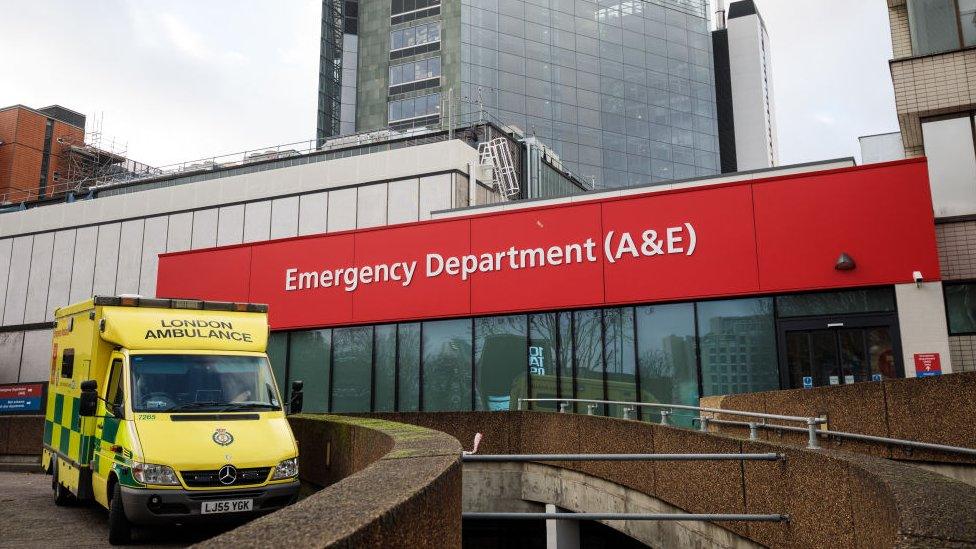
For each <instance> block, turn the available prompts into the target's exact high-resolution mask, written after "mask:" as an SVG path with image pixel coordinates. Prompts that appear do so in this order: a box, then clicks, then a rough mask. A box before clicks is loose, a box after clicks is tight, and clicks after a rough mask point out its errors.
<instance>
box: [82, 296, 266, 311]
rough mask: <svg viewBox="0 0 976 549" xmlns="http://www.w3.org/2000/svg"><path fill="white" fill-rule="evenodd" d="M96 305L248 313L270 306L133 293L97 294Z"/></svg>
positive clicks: (264, 309) (263, 309)
mask: <svg viewBox="0 0 976 549" xmlns="http://www.w3.org/2000/svg"><path fill="white" fill-rule="evenodd" d="M95 305H114V306H117V307H118V306H121V307H157V308H160V309H196V310H201V311H238V312H248V313H266V312H268V306H267V305H265V304H263V303H242V302H235V301H204V300H202V299H156V298H148V297H142V296H140V295H133V294H122V295H118V296H95Z"/></svg>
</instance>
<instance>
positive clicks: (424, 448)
mask: <svg viewBox="0 0 976 549" xmlns="http://www.w3.org/2000/svg"><path fill="white" fill-rule="evenodd" d="M289 421H290V422H291V425H292V429H293V431H294V433H295V437H296V438H297V439H298V441H299V452H300V453H299V455H300V457H301V477H302V481H303V482H305V483H309V484H312V485H315V486H326V487H325V488H323V489H321V490H319V491H317V492H315V493H313V494H312V495H309V496H308V497H306V498H305V499H303V500H301V501H299V502H298V503H296V504H294V505H292V506H290V507H287V508H285V509H283V510H281V511H278V512H276V513H272V514H270V515H267V516H264V517H261V518H259V519H256V520H254V521H251V522H249V523H248V524H246V525H244V526H242V527H240V528H237V529H235V530H232V531H230V532H227V533H226V534H222V535H220V536H217V537H215V538H213V539H210V540H208V541H206V542H204V543H201V544H200V546H201V547H228V548H230V547H233V548H240V547H255V548H259V547H260V548H264V547H273V546H283V545H289V546H293V547H337V548H345V547H349V548H352V547H404V548H406V547H410V548H416V547H460V546H461V448H460V446H459V445H458V442H457V440H455V439H453V438H451V437H450V436H448V435H445V434H443V433H438V432H435V431H432V430H430V429H424V428H420V427H416V426H413V425H403V424H397V423H393V422H389V421H384V420H379V419H360V418H351V417H340V416H313V415H296V416H290V417H289Z"/></svg>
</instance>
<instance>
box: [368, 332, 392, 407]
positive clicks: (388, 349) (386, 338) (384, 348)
mask: <svg viewBox="0 0 976 549" xmlns="http://www.w3.org/2000/svg"><path fill="white" fill-rule="evenodd" d="M373 338H374V348H373V353H374V356H375V359H376V380H375V381H374V383H373V385H374V395H373V408H374V411H377V412H392V411H393V410H394V398H393V396H394V395H393V393H394V391H395V390H396V324H384V325H382V326H377V327H376V328H374V335H373Z"/></svg>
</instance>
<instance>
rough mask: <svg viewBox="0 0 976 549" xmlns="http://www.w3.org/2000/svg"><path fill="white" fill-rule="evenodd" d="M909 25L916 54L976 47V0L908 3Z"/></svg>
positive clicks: (915, 0)
mask: <svg viewBox="0 0 976 549" xmlns="http://www.w3.org/2000/svg"><path fill="white" fill-rule="evenodd" d="M908 25H909V30H910V31H911V36H912V53H914V54H915V55H929V54H933V53H940V52H945V51H952V50H957V49H960V48H964V47H969V46H972V45H976V0H908Z"/></svg>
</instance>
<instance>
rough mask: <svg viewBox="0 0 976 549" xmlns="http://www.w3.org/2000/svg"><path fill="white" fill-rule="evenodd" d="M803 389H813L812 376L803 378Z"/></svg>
mask: <svg viewBox="0 0 976 549" xmlns="http://www.w3.org/2000/svg"><path fill="white" fill-rule="evenodd" d="M803 388H804V389H813V377H812V376H803Z"/></svg>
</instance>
